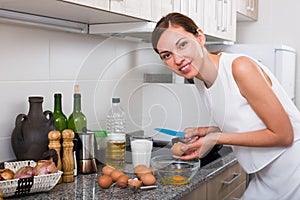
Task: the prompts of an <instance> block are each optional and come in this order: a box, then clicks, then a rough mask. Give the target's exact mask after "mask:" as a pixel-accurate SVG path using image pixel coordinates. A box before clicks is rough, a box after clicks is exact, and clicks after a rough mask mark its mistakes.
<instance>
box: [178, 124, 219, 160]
mask: <svg viewBox="0 0 300 200" xmlns="http://www.w3.org/2000/svg"><path fill="white" fill-rule="evenodd" d="M184 132H185V133H186V134H185V138H186V139H187V140H189V143H187V144H185V145H183V146H182V147H181V150H182V151H183V152H184V154H183V155H182V156H174V157H175V158H179V159H182V160H192V159H195V158H202V157H204V156H205V155H206V154H207V153H208V152H209V151H210V150H211V149H212V148H213V147H214V145H215V144H216V143H217V140H218V138H219V136H220V134H221V132H220V129H219V128H218V127H199V128H186V129H185V130H184Z"/></svg>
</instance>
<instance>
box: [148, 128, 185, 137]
mask: <svg viewBox="0 0 300 200" xmlns="http://www.w3.org/2000/svg"><path fill="white" fill-rule="evenodd" d="M154 130H156V131H158V132H161V133H164V134H167V135H172V136H176V137H180V138H184V134H185V133H184V132H178V131H173V130H170V129H165V128H155V129H154Z"/></svg>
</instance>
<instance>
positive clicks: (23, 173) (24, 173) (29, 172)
mask: <svg viewBox="0 0 300 200" xmlns="http://www.w3.org/2000/svg"><path fill="white" fill-rule="evenodd" d="M32 176H33V167H31V166H25V167H21V168H20V169H19V170H18V171H17V172H16V173H15V176H14V178H29V177H32Z"/></svg>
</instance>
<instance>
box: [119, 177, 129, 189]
mask: <svg viewBox="0 0 300 200" xmlns="http://www.w3.org/2000/svg"><path fill="white" fill-rule="evenodd" d="M128 179H129V177H128V176H127V175H121V176H120V177H119V178H118V180H117V184H118V186H119V187H121V188H125V187H127V184H128Z"/></svg>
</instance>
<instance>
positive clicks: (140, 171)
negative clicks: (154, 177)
mask: <svg viewBox="0 0 300 200" xmlns="http://www.w3.org/2000/svg"><path fill="white" fill-rule="evenodd" d="M134 173H135V175H136V176H137V177H138V178H141V177H142V175H144V174H152V171H151V169H149V168H148V167H147V166H146V165H137V166H136V167H135V168H134Z"/></svg>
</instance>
